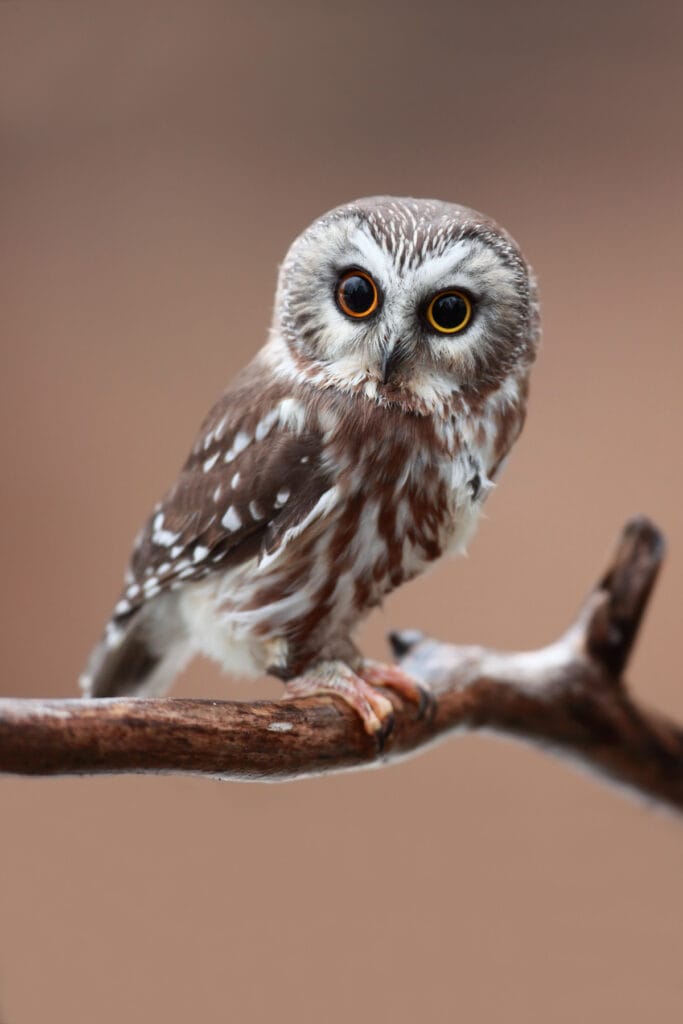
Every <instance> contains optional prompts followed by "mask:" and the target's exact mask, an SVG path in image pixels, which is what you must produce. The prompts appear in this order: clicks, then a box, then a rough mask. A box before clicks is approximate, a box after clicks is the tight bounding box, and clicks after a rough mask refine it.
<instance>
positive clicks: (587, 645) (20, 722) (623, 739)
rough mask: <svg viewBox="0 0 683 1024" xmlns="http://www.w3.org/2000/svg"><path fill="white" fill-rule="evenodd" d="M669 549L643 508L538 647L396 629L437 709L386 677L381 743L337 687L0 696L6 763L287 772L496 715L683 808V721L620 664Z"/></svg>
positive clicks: (10, 767)
mask: <svg viewBox="0 0 683 1024" xmlns="http://www.w3.org/2000/svg"><path fill="white" fill-rule="evenodd" d="M663 554H664V543H663V538H662V535H661V534H660V532H659V530H658V529H657V528H656V527H655V526H654V525H653V524H652V523H650V522H649V521H648V520H646V519H634V520H632V521H631V522H629V523H627V525H626V527H625V528H624V530H623V532H622V535H621V538H620V541H619V543H618V546H617V549H616V552H615V555H614V558H613V559H612V562H611V563H610V565H609V567H608V569H607V571H606V572H605V574H604V575H603V576H602V578H601V579H600V580H599V582H598V584H597V586H596V587H595V588H594V590H593V591H592V592H591V593H590V594H589V596H588V598H587V600H586V601H585V603H584V605H583V607H582V609H581V610H580V612H579V614H578V616H577V618H576V621H575V622H574V623H573V624H572V625H571V626H570V628H569V629H568V630H567V631H566V632H565V634H564V635H563V636H562V637H561V638H560V639H559V640H557V641H555V642H554V643H552V644H550V645H549V646H547V647H544V648H541V649H540V650H537V651H531V652H521V653H520V652H513V653H503V652H498V651H494V650H490V649H487V648H482V647H462V646H455V645H453V644H448V643H441V642H439V641H437V640H433V639H429V638H427V637H425V636H423V635H422V634H420V633H416V632H415V631H408V630H404V631H400V632H394V633H392V634H390V637H389V639H390V643H391V646H392V648H393V651H394V654H395V656H396V659H397V661H398V662H399V663H400V665H401V668H402V669H403V670H404V671H406V672H407V673H409V674H410V675H412V676H413V677H414V678H416V679H419V680H420V681H422V682H423V683H425V684H427V685H428V686H429V687H430V688H431V690H432V692H433V694H434V700H435V707H434V713H433V715H429V716H424V717H422V718H420V717H418V716H417V715H416V710H415V707H414V705H412V704H408V703H403V702H402V701H401V700H400V698H398V697H397V696H396V695H395V694H394V693H392V692H391V691H385V692H386V693H387V695H388V696H389V698H390V699H391V701H392V703H393V705H394V711H395V721H394V728H393V732H392V734H391V735H390V736H389V738H388V739H387V741H386V744H385V746H384V748H383V750H382V752H381V754H380V753H378V751H377V747H376V744H375V742H374V740H373V739H371V738H370V737H369V736H368V735H367V734H366V733H365V731H364V729H363V727H362V725H361V723H360V721H359V720H358V718H357V716H356V715H355V714H354V712H353V711H351V710H350V709H349V708H347V707H346V706H345V705H344V704H343V703H341V702H340V701H339V700H336V699H334V698H332V697H328V696H317V697H313V698H306V699H301V700H288V701H282V702H280V701H255V702H253V703H242V702H235V701H213V700H179V699H172V698H171V699H169V698H164V699H156V700H144V699H135V698H118V699H115V700H89V701H81V700H12V699H3V700H0V772H5V773H11V774H17V775H92V774H109V773H117V772H118V773H120V772H151V773H195V774H202V775H209V776H213V777H220V778H224V779H242V780H245V779H251V780H284V779H294V778H301V777H302V776H308V775H315V774H321V773H324V772H331V771H339V770H343V769H351V768H363V767H369V766H371V765H376V764H378V763H387V762H391V761H392V760H395V759H397V758H402V757H405V756H407V755H409V754H412V753H415V752H417V751H419V750H420V748H422V747H423V746H425V745H427V744H430V743H432V742H433V741H435V740H437V739H442V738H444V737H446V736H447V735H448V734H449V733H450V732H452V731H453V730H454V729H456V728H457V727H460V728H462V727H465V728H469V729H480V728H486V729H492V730H495V731H496V732H499V733H503V734H508V735H513V736H515V737H517V738H519V739H522V740H525V741H528V742H530V743H533V744H538V745H541V746H549V747H550V748H552V750H553V751H554V752H559V753H564V754H567V755H570V756H571V757H572V759H574V760H577V759H578V760H580V761H581V762H582V763H583V764H584V765H586V766H588V767H591V768H593V769H595V770H596V771H598V772H599V773H601V774H603V775H604V776H605V777H607V778H608V779H611V780H613V781H616V782H619V783H621V784H624V785H627V786H629V787H631V788H633V789H634V790H636V791H638V792H640V793H641V794H644V795H646V796H648V797H650V798H653V799H655V800H658V801H661V802H662V803H665V804H668V805H669V806H670V807H675V808H677V809H679V810H683V728H681V726H679V725H678V724H676V723H674V722H672V721H669V720H668V719H666V718H664V717H663V716H661V715H659V714H657V713H656V712H654V711H650V710H647V709H646V708H644V707H642V706H640V705H639V704H638V703H637V702H636V701H635V700H634V699H633V697H632V696H631V694H630V691H629V689H628V687H627V686H626V684H625V682H624V677H623V673H624V670H625V668H626V665H627V663H628V659H629V655H630V653H631V650H632V648H633V644H634V642H635V639H636V636H637V633H638V629H639V627H640V624H641V620H642V616H643V613H644V611H645V608H646V606H647V603H648V600H649V598H650V594H651V591H652V587H653V586H654V583H655V580H656V577H657V573H658V570H659V567H660V565H661V562H662V559H663Z"/></svg>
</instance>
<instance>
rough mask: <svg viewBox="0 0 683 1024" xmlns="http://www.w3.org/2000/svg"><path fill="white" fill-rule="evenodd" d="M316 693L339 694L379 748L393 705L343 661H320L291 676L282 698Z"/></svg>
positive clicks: (389, 726) (387, 730)
mask: <svg viewBox="0 0 683 1024" xmlns="http://www.w3.org/2000/svg"><path fill="white" fill-rule="evenodd" d="M320 693H329V694H332V695H333V696H335V697H341V699H342V700H343V701H345V702H346V703H347V704H348V705H349V707H352V708H353V710H354V711H355V712H356V714H357V715H360V718H361V719H362V722H363V725H364V727H365V731H366V732H367V733H369V735H370V736H373V737H374V738H375V739H376V740H377V745H378V747H379V749H380V750H381V749H382V747H383V746H384V743H385V740H386V738H387V736H388V735H389V733H390V732H391V730H392V728H393V726H394V708H393V705H392V703H391V701H390V700H389V699H388V698H387V697H385V696H383V694H381V693H379V691H378V690H376V689H375V688H374V686H372V685H371V684H370V683H369V682H368V681H366V680H365V679H364V678H361V676H360V675H357V674H356V673H355V672H353V671H352V669H350V668H349V666H348V665H347V664H346V663H345V662H343V661H322V662H320V663H319V664H318V665H315V666H314V667H313V668H312V669H311V670H310V671H309V672H307V673H306V675H303V676H298V677H297V678H296V679H291V680H290V681H289V682H288V683H287V684H286V686H285V693H284V697H283V700H295V699H296V698H297V697H312V696H314V695H317V694H320Z"/></svg>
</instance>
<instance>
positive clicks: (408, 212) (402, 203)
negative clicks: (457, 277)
mask: <svg viewBox="0 0 683 1024" xmlns="http://www.w3.org/2000/svg"><path fill="white" fill-rule="evenodd" d="M343 209H344V208H343V207H342V210H343ZM346 210H347V211H348V212H349V213H351V212H352V211H353V213H354V214H355V215H356V217H357V218H358V230H357V231H356V232H355V233H354V244H356V245H358V247H359V248H362V249H363V250H365V251H367V254H368V256H369V255H370V253H371V251H372V250H374V253H375V256H377V255H379V252H381V253H383V254H385V256H388V257H390V259H391V262H392V263H393V265H394V267H395V269H397V270H399V271H404V270H414V269H417V267H419V266H424V264H425V263H427V262H430V263H434V269H435V271H436V269H437V267H438V265H439V264H440V263H442V261H443V262H444V264H445V263H448V264H449V265H451V266H452V265H454V264H457V263H458V262H459V261H461V260H463V259H465V258H466V257H467V255H468V252H469V251H470V240H472V239H480V240H481V241H482V242H484V244H486V243H487V242H489V243H490V242H491V241H496V242H503V237H504V233H503V232H501V231H500V229H499V228H498V227H497V225H495V224H494V223H493V222H492V221H489V220H488V219H487V218H484V217H482V216H481V215H479V214H477V213H475V211H473V210H469V209H468V208H467V207H464V206H458V205H456V204H455V203H444V202H441V201H439V200H433V199H395V198H391V197H377V198H371V199H362V200H359V201H357V202H355V203H350V204H349V206H348V207H346ZM365 239H367V241H365ZM373 243H374V244H373ZM496 248H498V246H496ZM500 255H503V253H500Z"/></svg>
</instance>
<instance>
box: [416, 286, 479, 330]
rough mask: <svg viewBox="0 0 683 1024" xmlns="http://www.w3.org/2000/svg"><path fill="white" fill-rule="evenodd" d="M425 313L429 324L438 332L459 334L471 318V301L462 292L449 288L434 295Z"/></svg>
mask: <svg viewBox="0 0 683 1024" xmlns="http://www.w3.org/2000/svg"><path fill="white" fill-rule="evenodd" d="M453 300H457V301H453ZM425 315H426V317H427V323H428V324H429V326H430V327H432V328H433V329H434V330H435V331H437V333H438V334H459V333H460V331H464V330H465V328H466V327H467V325H468V323H469V322H470V320H471V319H472V302H471V301H470V299H469V297H468V296H467V295H465V293H464V292H461V291H458V289H457V288H449V289H447V290H446V291H444V292H438V293H437V294H436V295H435V296H434V298H433V299H432V300H431V301H430V303H429V305H428V306H427V310H426V313H425Z"/></svg>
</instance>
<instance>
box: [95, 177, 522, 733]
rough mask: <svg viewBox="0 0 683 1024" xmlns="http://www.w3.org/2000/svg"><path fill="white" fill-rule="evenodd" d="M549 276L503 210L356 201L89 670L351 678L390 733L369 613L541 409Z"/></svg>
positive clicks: (304, 255)
mask: <svg viewBox="0 0 683 1024" xmlns="http://www.w3.org/2000/svg"><path fill="white" fill-rule="evenodd" d="M538 338H539V321H538V308H537V301H536V289H535V284H534V279H533V275H532V272H531V270H530V268H529V266H528V264H527V263H526V261H525V259H524V257H523V256H522V254H521V253H520V251H519V248H518V247H517V245H516V244H515V242H514V241H513V240H512V239H511V238H510V236H509V235H508V234H506V232H505V231H503V230H502V229H501V228H500V227H498V225H497V224H496V223H495V222H494V221H492V220H490V219H489V218H487V217H484V216H482V215H481V214H479V213H476V212H474V211H473V210H469V209H467V208H466V207H463V206H457V205H455V204H451V203H445V202H440V201H436V200H418V199H394V198H389V197H377V198H370V199H360V200H358V201H357V202H353V203H349V204H347V205H345V206H340V207H338V208H337V209H335V210H332V211H331V212H329V213H327V214H326V215H325V216H323V217H321V218H320V219H318V220H317V221H315V222H314V223H313V224H312V225H311V227H309V228H308V229H307V230H306V231H304V233H303V234H302V235H300V236H299V238H297V239H296V241H295V242H294V243H293V245H292V246H291V248H290V250H289V252H288V254H287V256H286V258H285V261H284V263H283V264H282V267H281V269H280V275H279V281H278V288H277V295H276V300H275V311H274V315H273V322H272V328H271V331H270V337H269V340H268V342H267V343H266V345H265V346H264V347H263V348H262V349H261V350H260V351H259V352H258V353H257V354H256V356H255V357H254V359H253V360H252V361H251V363H250V364H249V365H248V366H247V367H246V368H245V369H244V370H243V371H242V372H241V373H240V374H239V375H238V376H237V378H236V379H235V381H234V382H233V384H232V385H231V386H230V387H229V388H228V389H227V391H226V392H225V393H224V395H223V396H222V397H221V398H220V399H219V400H218V402H217V404H216V405H215V406H214V407H213V409H212V410H211V412H210V413H209V415H208V416H207V418H206V419H205V421H204V423H203V425H202V428H201V431H200V434H199V437H198V439H197V442H196V444H195V446H194V448H193V449H192V452H191V454H190V456H189V458H188V459H187V461H186V463H185V465H184V467H183V469H182V470H181V472H180V475H179V476H178V479H177V480H176V482H175V483H174V485H173V486H172V487H171V489H170V490H169V492H168V494H167V495H166V497H165V498H164V500H163V501H162V502H161V503H160V504H159V505H157V506H156V508H155V509H154V510H153V512H152V515H151V516H150V518H149V521H148V522H147V524H146V526H145V527H144V529H143V530H142V532H141V534H140V535H139V537H138V540H137V542H136V544H135V547H134V550H133V554H132V557H131V561H130V567H129V569H128V573H127V576H126V583H125V589H124V591H123V594H122V596H121V599H120V600H119V602H118V604H117V605H116V607H115V609H114V613H113V616H112V618H111V620H110V622H109V624H108V626H107V628H106V631H105V635H104V638H103V640H102V642H101V643H100V645H99V646H98V647H97V648H96V649H95V651H94V652H93V654H92V656H91V659H90V663H89V665H88V668H87V671H86V673H85V675H84V676H83V677H82V680H81V685H82V688H83V691H84V693H85V695H87V696H90V697H111V696H118V695H122V694H125V693H138V694H145V695H151V694H158V693H161V692H163V691H165V690H166V689H167V688H168V686H169V685H170V684H171V682H172V680H173V677H174V676H175V675H176V673H177V672H178V671H179V670H180V668H181V667H182V666H183V665H184V664H185V663H186V661H187V660H188V659H189V657H190V656H191V655H192V654H193V653H195V652H203V653H204V654H207V655H209V656H210V657H212V658H214V659H215V660H216V661H218V662H219V663H220V664H221V665H222V666H224V667H225V668H227V669H229V670H232V671H234V672H237V673H252V674H258V673H264V672H268V673H271V674H273V675H276V676H278V677H280V678H281V679H282V680H284V681H285V682H286V684H287V685H286V690H285V696H299V695H304V694H310V693H319V692H325V693H333V694H336V695H338V696H339V697H340V698H342V699H343V700H345V701H346V702H347V703H348V704H350V705H351V706H352V707H353V708H354V709H355V710H356V711H357V712H358V714H359V715H360V716H361V718H362V720H363V723H364V725H365V728H366V730H367V731H368V732H369V733H371V734H373V735H376V736H377V737H378V738H380V739H381V738H382V737H383V735H384V734H385V733H386V732H387V731H388V728H390V723H391V712H392V704H391V701H390V700H389V699H388V698H387V697H386V696H385V695H384V694H382V693H381V691H380V690H378V689H377V687H378V686H387V687H390V688H393V689H394V690H396V691H397V692H398V693H400V694H401V695H402V696H403V697H404V698H406V699H409V700H415V701H416V702H417V703H418V705H419V706H420V707H422V706H424V697H425V694H424V692H423V691H422V689H421V687H420V686H419V685H418V684H417V683H415V682H413V681H412V680H411V679H410V678H409V677H408V676H406V675H404V674H402V673H401V672H400V671H399V670H398V669H396V668H393V667H390V666H385V665H381V664H379V663H377V662H371V661H368V660H366V659H364V658H363V657H362V656H361V654H360V653H359V651H358V650H357V648H356V647H355V646H354V643H353V641H352V639H351V637H352V633H353V630H354V627H355V626H356V625H357V623H358V622H359V621H360V620H361V619H362V618H363V616H365V615H366V613H367V612H368V611H369V610H370V609H371V608H373V607H375V606H376V605H378V604H380V602H381V601H382V599H383V598H384V596H385V595H386V594H388V593H389V592H390V591H392V590H393V589H394V588H395V587H398V586H400V584H402V583H404V582H405V581H406V580H409V579H412V578H413V577H414V576H416V575H417V574H418V573H420V572H422V571H423V570H424V569H425V568H426V567H427V566H429V565H430V564H431V563H433V562H434V561H435V560H436V559H437V558H439V557H440V556H441V555H442V554H445V553H447V552H458V551H461V550H462V549H463V548H464V547H465V545H466V543H467V541H468V540H469V538H470V537H471V535H472V533H473V530H474V528H475V526H476V523H477V520H478V518H479V513H480V511H481V508H482V505H483V503H484V501H485V499H486V496H487V494H488V492H489V490H490V489H491V487H492V484H493V482H494V481H495V479H496V476H497V475H498V473H499V471H500V468H501V466H502V464H503V462H504V460H505V458H506V456H507V454H508V452H509V451H510V448H511V446H512V444H513V443H514V441H515V439H516V438H517V436H518V435H519V433H520V430H521V429H522V425H523V422H524V416H525V408H526V399H527V391H528V378H529V372H530V368H531V364H532V362H533V360H534V357H535V354H536V349H537V344H538Z"/></svg>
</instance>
